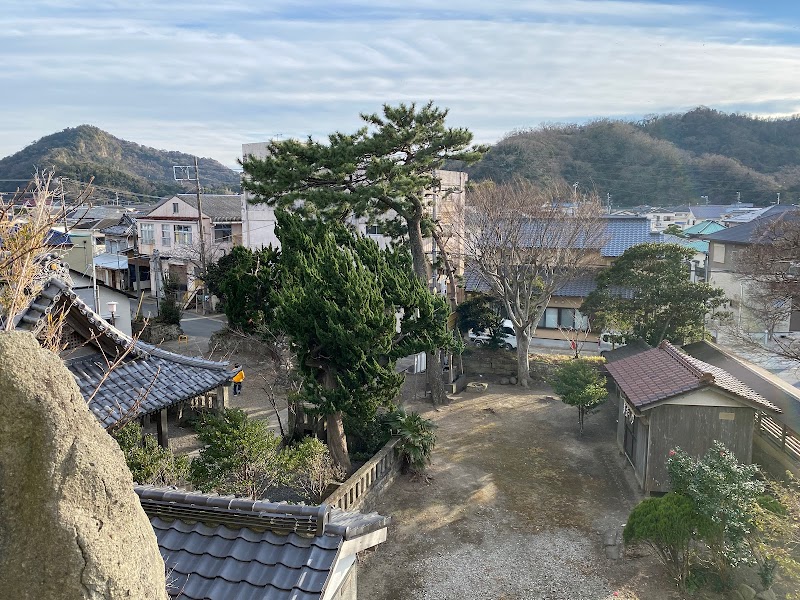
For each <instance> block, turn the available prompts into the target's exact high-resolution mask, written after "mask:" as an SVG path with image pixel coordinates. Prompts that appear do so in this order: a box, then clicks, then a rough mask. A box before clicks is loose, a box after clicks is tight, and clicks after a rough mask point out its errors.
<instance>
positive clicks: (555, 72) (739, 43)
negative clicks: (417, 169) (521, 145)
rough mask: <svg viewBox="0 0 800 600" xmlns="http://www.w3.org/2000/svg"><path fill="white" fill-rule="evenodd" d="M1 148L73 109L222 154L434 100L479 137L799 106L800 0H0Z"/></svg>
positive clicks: (136, 134)
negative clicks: (602, 121) (703, 110)
mask: <svg viewBox="0 0 800 600" xmlns="http://www.w3.org/2000/svg"><path fill="white" fill-rule="evenodd" d="M3 9H4V10H3V21H2V34H0V36H2V37H1V39H2V42H1V43H2V46H1V47H2V50H0V89H2V90H3V93H2V100H0V131H2V135H0V157H2V156H7V155H9V154H12V153H14V152H16V151H18V150H21V149H22V148H23V147H25V146H26V145H28V144H30V143H31V142H33V141H35V140H37V139H39V138H40V137H42V136H44V135H47V134H50V133H54V132H56V131H60V130H62V129H64V128H66V127H74V126H76V125H80V124H83V123H88V124H92V125H96V126H98V127H100V128H101V129H105V130H106V131H108V132H110V133H111V134H113V135H115V136H117V137H121V138H124V139H127V140H130V141H134V142H137V143H139V144H143V145H147V146H153V147H155V148H159V149H164V150H180V151H183V152H188V153H192V154H196V155H199V156H207V157H212V158H215V159H217V160H219V161H220V162H222V163H223V164H226V165H228V166H231V167H235V166H236V159H237V158H238V157H239V156H240V155H241V145H242V144H243V143H250V142H260V141H266V140H268V139H273V138H277V139H282V138H287V137H306V136H309V135H310V136H313V137H315V138H318V139H324V138H325V137H326V136H327V135H328V134H329V133H332V132H334V131H343V132H351V131H354V130H355V129H357V128H358V127H359V126H360V125H361V123H360V120H359V114H360V113H365V112H366V113H372V112H376V111H379V110H380V108H381V106H382V105H383V104H384V103H390V104H397V103H399V102H417V103H424V102H426V101H428V100H433V101H434V102H435V104H437V105H438V106H441V107H447V108H449V110H450V113H449V116H448V124H449V125H451V126H456V127H467V128H469V129H470V130H471V131H472V132H473V133H474V134H475V139H476V141H478V142H481V143H492V142H495V141H497V140H498V139H500V138H502V137H503V136H504V135H505V134H507V133H509V132H511V131H513V130H518V129H526V128H531V127H537V126H539V125H541V124H543V123H554V122H555V123H566V122H585V121H587V120H590V119H593V118H598V117H610V118H630V119H640V118H642V117H644V116H646V115H648V114H654V113H663V112H678V111H685V110H688V109H691V108H693V107H696V106H699V105H704V106H710V107H712V108H716V109H720V110H724V111H738V112H746V113H750V114H754V115H762V116H787V115H792V114H795V113H800V3H797V2H795V1H793V0H787V1H785V2H772V1H769V0H765V1H761V2H754V1H744V0H711V1H709V2H705V3H695V2H646V1H641V2H626V1H616V0H613V1H612V0H609V1H606V0H554V1H544V0H495V1H493V2H487V1H486V0H460V1H459V2H450V3H448V2H433V1H427V0H403V1H395V0H349V1H347V0H316V1H314V0H294V1H288V0H265V1H263V2H258V1H253V0H247V1H244V0H230V1H226V0H193V1H191V2H190V1H184V0H174V1H173V0H136V1H134V2H131V1H130V0H124V1H123V0H103V1H100V0H48V1H43V0H4V1H3Z"/></svg>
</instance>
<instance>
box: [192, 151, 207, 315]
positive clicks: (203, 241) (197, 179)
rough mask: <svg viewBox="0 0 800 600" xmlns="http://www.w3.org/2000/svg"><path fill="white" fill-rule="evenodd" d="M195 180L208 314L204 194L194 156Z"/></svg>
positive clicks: (204, 304) (204, 306)
mask: <svg viewBox="0 0 800 600" xmlns="http://www.w3.org/2000/svg"><path fill="white" fill-rule="evenodd" d="M194 181H195V184H196V185H197V226H198V229H199V231H200V274H201V275H202V276H203V298H202V306H203V314H206V296H207V294H206V239H205V238H206V236H205V234H204V233H203V196H202V194H201V193H200V168H199V167H198V166H197V157H196V156H195V157H194Z"/></svg>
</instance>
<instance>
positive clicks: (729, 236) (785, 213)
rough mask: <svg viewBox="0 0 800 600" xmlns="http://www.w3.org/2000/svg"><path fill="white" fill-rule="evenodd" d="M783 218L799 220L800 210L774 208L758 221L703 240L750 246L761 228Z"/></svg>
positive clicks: (730, 228) (734, 227)
mask: <svg viewBox="0 0 800 600" xmlns="http://www.w3.org/2000/svg"><path fill="white" fill-rule="evenodd" d="M781 217H782V218H785V219H793V220H795V219H798V218H800V209H798V207H796V206H791V205H784V204H781V205H777V206H772V207H770V209H769V210H768V211H766V212H765V213H764V214H763V215H762V216H761V217H759V218H758V219H753V220H752V221H750V222H748V223H742V224H741V225H734V226H733V227H728V228H727V229H723V230H721V231H717V232H716V233H710V234H708V235H704V236H703V239H704V240H708V241H710V242H731V243H738V244H749V243H751V242H753V241H754V238H755V237H756V236H757V234H758V233H759V231H760V229H761V228H763V227H764V226H766V225H769V223H772V222H773V221H775V219H778V218H781Z"/></svg>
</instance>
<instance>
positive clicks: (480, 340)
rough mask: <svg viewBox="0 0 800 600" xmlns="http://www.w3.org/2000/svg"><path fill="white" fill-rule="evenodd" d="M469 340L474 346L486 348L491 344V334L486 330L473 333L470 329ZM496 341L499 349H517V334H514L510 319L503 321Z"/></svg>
mask: <svg viewBox="0 0 800 600" xmlns="http://www.w3.org/2000/svg"><path fill="white" fill-rule="evenodd" d="M469 339H470V340H471V341H472V342H474V343H475V345H476V346H488V345H489V344H491V342H492V332H491V331H490V330H488V329H485V330H484V331H481V332H478V333H474V332H473V331H472V330H471V329H470V331H469ZM498 339H499V342H500V347H501V348H505V349H506V350H516V348H517V334H516V333H514V326H513V324H512V323H511V320H510V319H505V320H504V321H503V322H502V323H501V324H500V327H499V328H498Z"/></svg>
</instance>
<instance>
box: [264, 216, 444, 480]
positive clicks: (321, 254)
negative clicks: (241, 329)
mask: <svg viewBox="0 0 800 600" xmlns="http://www.w3.org/2000/svg"><path fill="white" fill-rule="evenodd" d="M277 220H278V227H277V229H276V233H277V235H278V238H279V239H280V241H281V248H282V254H281V267H282V282H281V289H280V291H279V292H278V293H277V303H276V305H277V308H276V313H275V315H276V322H277V325H278V326H279V327H280V328H281V329H282V330H283V331H284V332H285V333H286V334H287V335H288V336H289V338H290V339H291V340H292V343H293V346H294V348H295V350H296V352H297V357H298V368H299V370H300V373H301V375H302V377H303V387H302V392H301V394H302V396H303V399H304V400H305V401H306V402H308V403H310V404H313V405H315V407H316V410H317V411H318V412H319V414H321V415H325V417H326V422H327V428H328V447H329V448H330V451H331V456H332V458H333V460H334V461H335V462H336V463H337V464H338V465H340V466H342V467H343V468H345V469H349V468H350V460H349V457H348V454H347V439H346V436H345V431H344V425H343V417H344V415H345V414H348V415H350V416H354V417H357V418H359V419H362V420H369V419H371V418H373V417H374V415H375V411H376V409H377V407H378V406H381V405H387V404H389V403H390V402H391V401H392V400H393V399H394V397H395V395H396V394H397V391H398V390H399V387H400V384H401V383H402V375H401V374H398V373H396V372H395V368H394V365H395V361H396V359H397V358H398V357H400V356H405V355H407V354H411V353H414V352H420V351H422V350H429V349H431V348H434V347H441V346H444V345H446V344H447V343H448V340H452V337H449V334H448V333H447V330H446V320H447V314H448V309H447V304H446V301H445V300H444V299H442V298H439V297H436V296H434V295H433V294H431V293H430V292H429V291H428V290H427V289H426V288H425V286H424V285H423V284H422V282H420V281H419V280H418V279H417V278H416V277H415V276H414V275H413V272H412V271H411V269H410V261H411V259H410V256H409V255H408V253H407V252H405V251H403V250H401V249H389V250H381V249H380V248H379V247H378V245H377V244H376V243H375V242H374V241H373V240H371V239H368V238H365V237H362V236H358V235H354V234H353V233H352V232H351V231H349V230H348V229H347V228H346V227H345V226H343V225H341V224H337V223H327V224H326V223H324V222H322V221H319V220H306V219H303V218H301V217H299V216H297V215H293V214H289V213H287V212H284V211H278V212H277ZM398 312H399V313H401V314H402V315H403V318H402V320H401V322H400V327H399V331H398V323H397V316H396V315H397V314H398Z"/></svg>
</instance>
